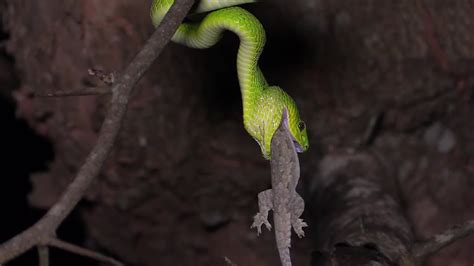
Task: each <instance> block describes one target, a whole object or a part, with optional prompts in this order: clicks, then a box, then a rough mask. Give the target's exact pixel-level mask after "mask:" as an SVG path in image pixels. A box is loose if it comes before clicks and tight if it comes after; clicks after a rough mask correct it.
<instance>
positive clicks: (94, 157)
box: [0, 0, 193, 264]
mask: <svg viewBox="0 0 474 266" xmlns="http://www.w3.org/2000/svg"><path fill="white" fill-rule="evenodd" d="M192 4H193V1H192V0H176V1H175V3H174V5H173V6H172V7H171V9H170V11H169V12H168V13H167V15H166V16H165V18H164V19H163V21H162V23H161V24H160V26H159V27H158V28H157V29H156V30H155V32H154V33H153V35H152V36H151V37H150V38H149V39H148V41H147V42H146V43H145V45H144V47H143V48H142V49H141V50H140V52H139V53H138V54H137V55H136V56H135V58H134V59H133V61H132V62H131V63H130V64H129V65H128V66H127V68H126V69H125V71H124V72H123V74H122V75H121V76H120V77H118V80H117V82H116V83H114V86H113V87H112V88H111V91H112V97H111V99H110V101H111V103H110V105H109V106H110V107H109V109H108V110H107V114H106V116H105V119H104V121H103V123H102V126H101V129H100V133H99V137H98V139H97V143H96V145H95V146H94V148H93V149H92V151H91V152H90V153H89V155H88V156H87V158H86V160H85V162H84V164H83V165H82V166H81V168H80V170H79V172H78V173H77V175H76V177H75V178H74V180H73V181H72V183H71V184H70V185H69V186H68V187H67V188H66V190H65V192H64V193H63V194H62V196H61V198H60V199H59V200H58V202H56V203H55V204H54V205H53V206H52V207H51V208H50V209H49V210H48V212H47V213H46V215H45V216H43V217H42V218H41V219H40V220H39V221H38V222H37V223H36V224H34V225H33V226H31V227H30V228H28V229H27V230H25V231H23V232H22V233H20V234H18V235H16V236H15V237H13V238H12V239H10V240H8V241H7V242H6V243H3V244H2V245H0V264H2V263H6V262H7V261H9V260H11V259H13V258H15V257H17V256H18V255H20V254H22V253H24V252H25V251H27V250H29V249H30V248H32V247H34V246H36V245H38V244H39V243H42V242H43V243H44V241H45V240H47V239H50V238H53V237H54V236H55V232H56V229H57V228H58V226H59V225H60V224H61V223H62V222H63V220H64V219H65V218H66V217H67V216H68V215H69V214H70V213H71V211H72V210H73V209H74V207H75V206H76V205H77V203H78V202H79V200H80V199H81V198H82V197H83V195H84V193H85V191H86V190H87V189H88V188H89V186H90V184H91V183H92V181H93V180H94V179H95V178H96V177H97V176H98V175H99V172H100V170H101V168H102V166H103V164H104V162H105V160H106V158H107V156H108V154H109V152H110V150H111V149H112V147H113V144H114V142H115V139H116V137H117V135H118V132H119V130H120V127H121V125H122V121H123V118H124V117H125V113H126V111H127V105H128V102H129V99H130V94H131V92H132V90H133V88H134V87H135V85H136V84H137V82H138V80H139V79H140V78H141V77H142V76H143V74H144V73H145V71H146V70H147V69H148V68H149V67H150V65H151V64H152V62H153V61H154V60H155V59H156V58H157V57H158V55H159V54H160V53H161V51H162V50H163V48H164V47H165V45H166V44H167V43H168V42H169V40H170V39H171V37H172V35H173V33H174V32H175V31H176V29H177V28H178V26H179V24H180V23H181V22H182V21H183V19H184V17H185V16H186V14H187V13H188V11H189V9H190V8H191V6H192Z"/></svg>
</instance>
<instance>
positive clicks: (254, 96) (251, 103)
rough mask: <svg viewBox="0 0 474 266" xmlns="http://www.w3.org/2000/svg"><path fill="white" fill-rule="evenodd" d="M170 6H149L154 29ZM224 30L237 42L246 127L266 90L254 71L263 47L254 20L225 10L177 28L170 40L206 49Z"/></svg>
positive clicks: (167, 2) (168, 1) (259, 26)
mask: <svg viewBox="0 0 474 266" xmlns="http://www.w3.org/2000/svg"><path fill="white" fill-rule="evenodd" d="M241 1H242V0H241ZM171 2H172V1H171V0H161V1H155V2H154V3H153V6H152V9H151V16H152V19H153V23H154V25H155V26H157V25H158V24H159V22H160V21H161V20H162V18H163V17H164V15H165V14H166V12H168V8H169V6H171ZM225 30H228V31H231V32H233V33H235V34H236V35H237V36H238V37H239V39H240V46H239V50H238V53H237V74H238V79H239V85H240V91H241V95H242V105H243V111H244V123H246V121H248V120H249V119H251V117H250V115H251V114H252V113H253V109H254V108H255V105H256V103H257V101H258V98H259V97H260V96H261V95H262V92H263V90H264V89H265V88H266V87H268V84H267V82H266V80H265V78H264V76H263V74H262V72H261V71H260V69H259V67H258V59H259V57H260V54H261V53H262V50H263V47H264V45H265V30H264V29H263V26H262V24H261V23H260V22H259V21H258V19H257V18H256V17H255V16H253V15H252V14H251V13H249V12H248V11H246V10H245V9H242V8H240V7H227V8H223V9H219V10H216V11H213V12H211V13H209V14H208V15H207V16H206V17H205V18H204V19H203V20H202V21H201V22H200V23H196V24H191V23H183V24H181V25H180V26H179V28H178V30H177V31H176V33H175V35H174V36H173V38H172V40H173V41H174V42H177V43H180V44H183V45H186V46H189V47H192V48H199V49H203V48H209V47H211V46H213V45H214V44H216V43H217V42H218V41H219V40H220V38H221V37H222V34H223V32H224V31H225Z"/></svg>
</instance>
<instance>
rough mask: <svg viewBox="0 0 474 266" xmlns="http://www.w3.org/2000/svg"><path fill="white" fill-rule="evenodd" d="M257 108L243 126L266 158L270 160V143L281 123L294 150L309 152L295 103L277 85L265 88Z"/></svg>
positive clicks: (306, 134) (305, 133) (302, 123)
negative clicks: (291, 141)
mask: <svg viewBox="0 0 474 266" xmlns="http://www.w3.org/2000/svg"><path fill="white" fill-rule="evenodd" d="M256 106H257V109H256V110H255V111H254V112H252V114H253V115H251V116H250V117H249V119H248V121H247V122H245V125H246V129H247V131H248V132H249V133H250V135H252V136H253V137H254V139H255V140H256V141H257V142H258V144H259V145H260V149H261V151H262V154H263V157H265V159H267V160H270V159H271V142H272V139H273V136H274V135H275V132H276V131H277V129H278V127H279V126H280V124H281V123H282V121H283V123H284V126H285V127H286V128H287V129H288V131H289V132H290V135H291V138H292V140H293V143H294V144H295V149H296V151H297V152H304V151H306V150H307V149H308V147H309V141H308V133H307V129H306V124H305V123H304V121H303V120H301V118H300V114H299V112H298V109H297V107H296V103H295V101H294V100H293V99H292V98H291V97H290V96H289V95H288V94H286V92H285V91H283V90H282V89H281V88H280V87H277V86H270V87H268V88H266V89H265V90H264V91H263V93H262V95H261V97H259V99H258V100H257V103H256ZM244 116H245V115H244ZM244 121H245V119H244Z"/></svg>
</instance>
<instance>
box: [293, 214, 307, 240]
mask: <svg viewBox="0 0 474 266" xmlns="http://www.w3.org/2000/svg"><path fill="white" fill-rule="evenodd" d="M291 225H292V226H293V230H295V232H296V234H297V235H298V237H299V238H302V237H304V231H303V227H306V226H308V224H307V223H305V222H303V219H299V218H298V219H296V220H294V221H293V222H292V223H291Z"/></svg>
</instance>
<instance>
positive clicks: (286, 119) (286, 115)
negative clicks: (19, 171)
mask: <svg viewBox="0 0 474 266" xmlns="http://www.w3.org/2000/svg"><path fill="white" fill-rule="evenodd" d="M289 120H290V118H289V113H288V109H287V108H286V107H285V108H283V124H284V125H285V128H286V130H287V131H288V133H290V136H291V140H292V141H293V145H294V146H295V150H296V152H298V153H302V152H304V151H305V149H303V147H302V146H301V145H300V144H299V143H298V141H297V140H296V138H295V136H293V133H291V130H290V125H289Z"/></svg>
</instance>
